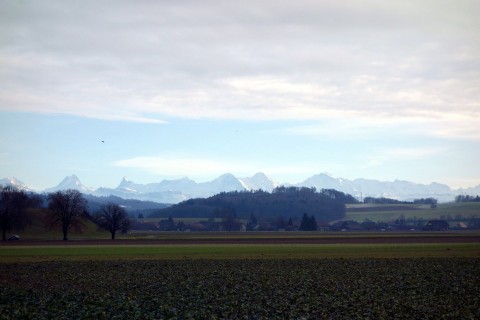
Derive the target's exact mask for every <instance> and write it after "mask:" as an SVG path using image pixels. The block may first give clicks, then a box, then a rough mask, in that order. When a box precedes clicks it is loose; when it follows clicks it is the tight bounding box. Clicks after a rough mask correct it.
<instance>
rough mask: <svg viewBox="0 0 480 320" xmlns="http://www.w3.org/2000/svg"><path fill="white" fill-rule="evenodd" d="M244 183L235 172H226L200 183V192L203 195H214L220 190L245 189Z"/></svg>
mask: <svg viewBox="0 0 480 320" xmlns="http://www.w3.org/2000/svg"><path fill="white" fill-rule="evenodd" d="M245 190H246V188H245V186H244V185H243V183H242V182H241V181H240V180H239V179H237V178H236V177H235V176H234V175H233V174H231V173H226V174H224V175H221V176H220V177H218V178H217V179H215V180H213V181H209V182H202V183H199V184H198V189H197V191H198V193H199V194H201V195H202V196H212V195H214V194H218V193H220V192H230V191H245Z"/></svg>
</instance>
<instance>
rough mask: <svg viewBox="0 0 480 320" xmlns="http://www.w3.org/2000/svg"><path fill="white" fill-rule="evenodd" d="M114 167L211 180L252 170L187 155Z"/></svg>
mask: <svg viewBox="0 0 480 320" xmlns="http://www.w3.org/2000/svg"><path fill="white" fill-rule="evenodd" d="M113 165H114V166H117V167H123V168H133V169H139V170H142V171H146V172H149V173H152V174H156V175H163V176H176V177H181V176H189V177H201V178H210V177H211V176H214V175H221V174H224V173H227V172H231V173H235V174H244V173H246V172H250V171H251V170H250V169H251V168H250V167H249V166H248V165H245V164H242V163H236V162H235V161H224V160H215V159H208V158H200V157H192V156H187V155H163V156H143V157H133V158H129V159H123V160H118V161H115V162H114V163H113Z"/></svg>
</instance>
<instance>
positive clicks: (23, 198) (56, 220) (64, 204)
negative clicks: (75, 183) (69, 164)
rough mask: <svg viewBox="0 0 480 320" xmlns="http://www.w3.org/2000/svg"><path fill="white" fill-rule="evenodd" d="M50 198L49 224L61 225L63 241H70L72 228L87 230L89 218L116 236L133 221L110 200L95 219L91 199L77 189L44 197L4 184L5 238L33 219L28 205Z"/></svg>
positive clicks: (0, 194)
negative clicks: (89, 202)
mask: <svg viewBox="0 0 480 320" xmlns="http://www.w3.org/2000/svg"><path fill="white" fill-rule="evenodd" d="M45 200H46V201H47V205H48V210H47V215H46V221H45V226H46V227H48V228H60V229H61V231H62V234H63V240H68V233H69V232H70V231H71V230H75V231H79V232H81V231H83V230H84V229H85V219H91V220H92V221H94V222H95V223H96V224H97V225H98V226H99V227H100V228H102V229H105V230H107V231H109V232H110V233H111V235H112V239H114V238H115V233H116V231H118V230H127V229H128V228H129V222H130V220H129V219H128V218H127V215H126V212H125V210H124V209H123V208H122V207H121V206H119V205H118V204H113V203H108V204H106V205H103V206H102V207H101V210H99V212H98V213H97V214H95V216H94V217H93V218H92V217H91V216H90V215H89V213H88V211H87V201H86V200H85V198H84V196H83V194H82V193H80V192H79V191H77V190H64V191H57V192H54V193H51V194H49V195H48V196H46V199H45V197H44V198H42V197H41V196H37V195H35V194H27V193H26V192H25V191H23V190H17V189H16V188H14V187H11V186H7V187H1V186H0V229H1V231H2V239H3V240H6V234H7V232H11V231H13V230H22V229H23V228H25V227H26V226H27V225H28V224H29V223H30V221H31V219H30V216H29V212H28V210H27V209H28V208H32V207H40V206H41V205H42V203H43V202H44V201H45Z"/></svg>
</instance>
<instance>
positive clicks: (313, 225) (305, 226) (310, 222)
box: [299, 213, 317, 231]
mask: <svg viewBox="0 0 480 320" xmlns="http://www.w3.org/2000/svg"><path fill="white" fill-rule="evenodd" d="M299 230H301V231H315V230H317V221H316V220H315V217H314V216H313V215H312V216H309V215H308V214H306V213H304V214H303V217H302V222H301V223H300V228H299Z"/></svg>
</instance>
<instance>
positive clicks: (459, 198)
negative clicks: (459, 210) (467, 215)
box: [455, 195, 480, 203]
mask: <svg viewBox="0 0 480 320" xmlns="http://www.w3.org/2000/svg"><path fill="white" fill-rule="evenodd" d="M455 202H457V203H459V202H480V196H469V195H465V196H464V195H458V196H456V197H455Z"/></svg>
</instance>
